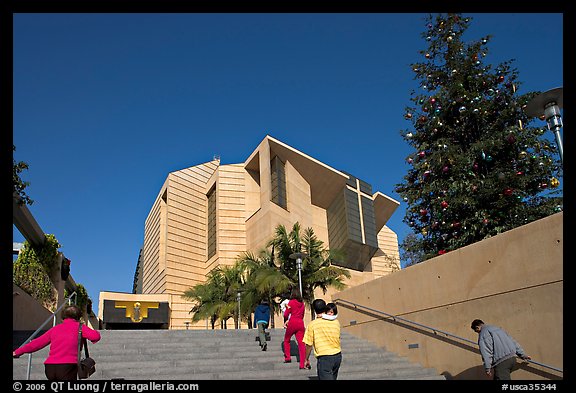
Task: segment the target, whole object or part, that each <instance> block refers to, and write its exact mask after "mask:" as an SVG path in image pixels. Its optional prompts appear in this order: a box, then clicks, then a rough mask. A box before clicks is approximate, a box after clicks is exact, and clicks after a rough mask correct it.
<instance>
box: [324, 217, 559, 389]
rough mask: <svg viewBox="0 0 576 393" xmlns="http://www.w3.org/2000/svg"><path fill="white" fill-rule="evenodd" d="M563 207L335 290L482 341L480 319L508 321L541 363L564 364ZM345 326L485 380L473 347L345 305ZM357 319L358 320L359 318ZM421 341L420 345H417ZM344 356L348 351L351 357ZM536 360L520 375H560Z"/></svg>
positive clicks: (449, 370) (450, 373)
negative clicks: (477, 321) (477, 323)
mask: <svg viewBox="0 0 576 393" xmlns="http://www.w3.org/2000/svg"><path fill="white" fill-rule="evenodd" d="M562 229H563V213H557V214H555V215H553V216H550V217H547V218H544V219H541V220H538V221H536V222H533V223H530V224H527V225H525V226H522V227H519V228H516V229H514V230H511V231H508V232H505V233H503V234H500V235H498V236H494V237H492V238H489V239H486V240H484V241H481V242H478V243H476V244H472V245H469V246H467V247H463V248H462V249H459V250H456V251H452V252H450V253H448V254H445V255H442V256H439V257H436V258H433V259H430V260H428V261H426V262H423V263H420V264H418V265H415V266H411V267H408V268H406V269H403V270H401V271H398V272H394V273H392V274H389V275H386V276H384V277H381V278H378V279H376V280H373V281H370V282H367V283H365V284H363V285H359V286H356V287H354V288H349V289H347V290H345V291H342V292H340V293H338V294H336V295H335V296H334V298H341V299H344V300H347V301H350V302H354V303H358V304H360V305H364V306H367V307H370V308H372V309H375V310H379V311H382V312H385V313H388V314H391V315H395V316H398V317H401V318H405V319H408V320H411V321H414V322H417V323H419V324H422V325H427V326H430V327H433V328H435V329H439V330H441V331H444V332H448V333H451V334H453V335H456V336H459V337H463V338H465V339H467V340H472V341H474V342H476V340H477V334H476V333H474V332H473V331H472V330H471V329H470V323H471V322H472V320H474V319H476V318H479V319H482V320H484V321H485V322H486V323H488V324H494V325H498V326H501V327H503V328H504V329H505V330H506V331H508V332H509V333H510V334H511V335H512V336H513V337H514V338H515V339H516V340H517V341H518V342H519V343H520V344H521V345H522V346H523V348H524V349H525V351H526V352H527V353H528V354H529V355H531V356H532V358H533V360H534V361H537V362H539V363H544V364H547V365H550V366H553V367H556V368H558V369H563V345H564V343H563V284H564V280H563V231H562ZM339 319H340V323H341V324H342V326H343V328H344V330H345V331H348V332H350V333H352V334H355V335H358V336H361V337H363V338H366V339H368V340H370V341H373V342H375V343H377V344H378V345H380V346H383V347H386V348H387V349H389V350H391V351H393V352H396V353H399V354H401V355H403V356H407V357H408V358H409V359H410V360H412V361H415V362H418V363H420V364H422V365H424V366H426V367H434V368H436V370H437V371H438V373H442V374H444V375H446V376H447V377H448V378H455V379H484V378H485V377H484V374H483V370H482V367H481V358H480V355H479V353H478V352H477V350H476V348H477V347H475V346H474V345H469V344H466V343H462V342H459V343H457V342H454V341H452V340H444V339H442V337H445V336H443V335H440V334H437V335H434V334H427V333H426V332H425V331H422V330H420V329H418V328H414V327H413V326H412V327H410V328H407V327H405V326H403V325H402V324H401V323H394V322H392V321H391V320H390V319H384V318H382V317H379V316H378V314H376V315H374V314H373V313H372V314H370V313H362V312H358V311H354V310H353V309H351V308H349V307H344V306H339ZM352 321H355V323H354V322H352ZM415 346H417V348H416V347H415ZM344 356H345V355H344ZM558 377H562V374H561V373H557V372H553V371H551V370H549V369H546V368H542V367H540V366H537V365H534V364H531V365H529V366H528V367H523V368H521V369H519V370H518V371H516V372H515V373H514V374H513V379H557V378H558Z"/></svg>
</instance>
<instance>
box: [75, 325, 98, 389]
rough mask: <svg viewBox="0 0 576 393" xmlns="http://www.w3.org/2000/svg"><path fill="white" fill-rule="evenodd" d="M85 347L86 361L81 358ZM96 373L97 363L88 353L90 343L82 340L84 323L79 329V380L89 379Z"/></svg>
mask: <svg viewBox="0 0 576 393" xmlns="http://www.w3.org/2000/svg"><path fill="white" fill-rule="evenodd" d="M82 347H84V359H82V358H81V355H82ZM95 371H96V361H95V360H94V359H92V358H91V357H90V354H89V353H88V343H87V342H86V339H85V338H82V322H80V325H79V327H78V379H87V378H88V377H90V375H92V374H94V372H95Z"/></svg>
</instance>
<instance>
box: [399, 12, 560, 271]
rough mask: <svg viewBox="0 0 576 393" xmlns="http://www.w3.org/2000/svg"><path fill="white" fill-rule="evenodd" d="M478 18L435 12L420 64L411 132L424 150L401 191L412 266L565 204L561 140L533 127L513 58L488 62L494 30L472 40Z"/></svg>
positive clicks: (411, 140)
mask: <svg viewBox="0 0 576 393" xmlns="http://www.w3.org/2000/svg"><path fill="white" fill-rule="evenodd" d="M471 20H472V18H469V17H463V16H461V15H460V14H447V15H443V14H440V15H435V16H433V15H429V16H428V17H427V18H426V19H425V23H426V29H425V31H424V32H423V33H422V37H423V38H424V39H425V40H426V41H427V49H426V50H422V51H420V54H421V55H422V57H423V59H422V61H421V62H417V63H414V64H411V67H412V70H413V71H414V73H415V79H416V80H417V81H419V87H420V89H419V91H412V92H411V98H410V101H411V102H412V104H411V105H410V106H408V107H407V108H406V113H405V118H406V119H407V120H408V121H409V122H410V123H411V127H410V128H409V129H406V130H402V131H401V134H402V137H403V138H404V139H405V140H406V141H407V143H408V144H409V145H410V146H411V147H413V148H414V152H413V153H411V154H410V155H409V156H408V157H407V162H408V164H409V165H410V168H409V170H408V173H407V175H405V176H404V178H403V182H402V183H399V184H397V185H396V191H397V192H398V194H399V195H400V196H401V197H402V198H403V200H404V201H405V202H406V203H407V205H408V208H407V210H406V215H405V217H404V219H403V220H404V222H405V223H406V224H408V225H409V226H410V227H411V228H412V230H413V231H414V233H413V234H410V235H408V236H407V237H406V239H405V240H404V241H403V243H402V244H401V249H402V251H403V253H404V254H403V255H404V258H405V259H406V258H408V259H409V261H408V264H413V263H418V262H422V261H424V260H427V259H429V258H432V257H435V256H437V255H441V254H444V253H446V252H449V251H452V250H455V249H458V248H460V247H463V246H466V245H469V244H472V243H475V242H478V241H480V240H482V239H485V238H488V237H491V236H494V235H496V234H498V233H502V232H504V231H508V230H510V229H513V228H516V227H518V226H521V225H524V224H527V223H529V222H532V221H534V220H538V219H540V218H543V217H546V216H549V215H551V214H554V213H556V212H559V211H561V210H562V204H563V197H562V192H561V187H559V185H560V181H559V179H560V178H561V175H562V165H561V162H560V160H559V155H558V151H557V150H558V149H557V146H556V145H555V144H554V143H553V142H552V141H551V139H550V138H549V136H548V135H547V134H546V132H547V130H546V129H545V128H538V127H530V126H529V123H530V122H531V121H534V120H537V119H533V118H529V117H528V116H527V115H526V114H525V113H524V110H523V109H524V108H525V106H526V104H527V103H528V102H529V101H530V100H531V99H532V98H533V97H535V96H536V95H538V94H539V93H540V92H531V93H527V94H523V95H520V94H518V92H517V90H518V87H519V86H520V82H518V80H517V78H518V71H517V70H516V69H515V68H513V67H512V62H513V60H509V61H505V62H503V63H501V64H499V65H497V66H495V67H493V66H492V65H490V64H486V62H485V60H486V56H487V54H488V43H489V41H490V39H491V36H490V35H487V36H485V37H482V38H481V39H479V40H476V41H473V42H469V43H466V42H464V41H463V37H462V36H463V33H464V32H465V31H466V29H467V28H468V26H469V24H470V22H471Z"/></svg>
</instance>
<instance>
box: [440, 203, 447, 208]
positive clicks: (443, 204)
mask: <svg viewBox="0 0 576 393" xmlns="http://www.w3.org/2000/svg"><path fill="white" fill-rule="evenodd" d="M440 206H442V208H443V209H446V208H447V207H448V202H446V201H442V202H440Z"/></svg>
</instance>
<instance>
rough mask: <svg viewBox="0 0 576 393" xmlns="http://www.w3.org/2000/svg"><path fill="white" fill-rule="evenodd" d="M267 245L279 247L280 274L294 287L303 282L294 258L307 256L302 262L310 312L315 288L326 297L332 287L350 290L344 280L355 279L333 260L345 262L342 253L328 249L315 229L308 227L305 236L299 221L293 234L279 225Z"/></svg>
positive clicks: (305, 298)
mask: <svg viewBox="0 0 576 393" xmlns="http://www.w3.org/2000/svg"><path fill="white" fill-rule="evenodd" d="M267 246H272V247H275V248H276V260H277V263H278V265H279V268H280V271H281V272H282V274H283V275H285V276H286V277H287V278H288V280H289V282H290V286H292V287H297V286H298V285H299V283H298V268H297V266H296V263H295V261H294V260H293V259H291V258H290V255H291V254H293V253H296V252H304V253H305V254H307V257H305V258H304V259H303V260H302V271H301V276H302V292H303V293H302V298H303V299H304V301H305V302H306V303H308V305H309V307H310V309H311V308H312V307H311V304H312V301H313V300H314V291H315V289H317V288H320V289H322V292H323V293H324V294H326V291H327V290H328V288H329V287H333V288H335V289H337V290H342V289H344V288H346V284H345V283H344V278H350V277H351V275H350V272H349V271H348V270H347V269H345V268H342V267H338V266H334V265H333V264H332V262H333V261H339V260H342V256H343V254H342V252H341V251H339V250H328V249H326V248H325V247H324V242H322V241H321V240H320V239H318V238H317V237H316V234H315V233H314V230H313V229H312V228H306V229H305V230H304V235H303V236H301V235H300V223H298V222H296V223H295V224H294V225H293V227H292V230H291V231H290V232H289V233H288V232H287V231H286V228H285V227H284V226H283V225H278V226H277V227H276V231H275V236H274V238H273V239H272V240H270V241H269V242H268V244H267ZM278 289H279V292H278V294H280V293H283V292H285V290H286V289H287V287H285V286H284V287H281V288H278Z"/></svg>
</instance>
